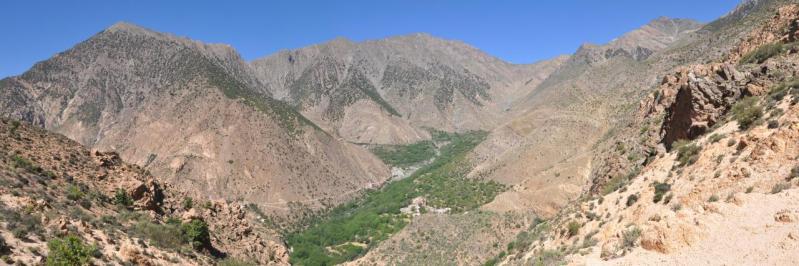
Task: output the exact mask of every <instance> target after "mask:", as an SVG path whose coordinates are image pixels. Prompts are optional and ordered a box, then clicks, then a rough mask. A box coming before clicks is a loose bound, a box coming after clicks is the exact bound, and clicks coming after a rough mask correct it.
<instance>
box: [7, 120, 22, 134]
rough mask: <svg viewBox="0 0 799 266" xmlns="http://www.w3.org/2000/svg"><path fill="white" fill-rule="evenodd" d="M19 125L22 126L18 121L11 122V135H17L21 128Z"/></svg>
mask: <svg viewBox="0 0 799 266" xmlns="http://www.w3.org/2000/svg"><path fill="white" fill-rule="evenodd" d="M19 125H20V123H19V121H17V120H12V121H11V128H9V132H11V135H16V134H17V129H18V128H19Z"/></svg>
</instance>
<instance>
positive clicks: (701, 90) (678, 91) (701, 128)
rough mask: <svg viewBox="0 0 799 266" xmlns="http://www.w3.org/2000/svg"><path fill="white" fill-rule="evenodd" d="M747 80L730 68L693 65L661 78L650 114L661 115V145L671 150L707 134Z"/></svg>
mask: <svg viewBox="0 0 799 266" xmlns="http://www.w3.org/2000/svg"><path fill="white" fill-rule="evenodd" d="M746 81H747V78H746V75H745V74H743V73H741V72H739V71H738V70H736V69H735V67H734V66H733V65H731V64H710V65H696V66H691V67H687V68H682V69H679V70H677V72H676V73H674V74H672V75H668V76H666V77H664V78H663V81H662V82H661V85H660V89H659V94H658V97H657V98H655V99H653V100H654V104H645V106H646V105H649V106H650V108H651V109H650V111H649V113H650V114H654V113H659V112H664V113H665V117H664V120H663V124H662V128H661V130H662V135H663V139H662V142H663V143H664V144H665V145H666V146H667V147H670V146H671V144H672V143H673V142H675V141H677V140H680V139H693V138H695V137H697V136H700V135H702V134H704V133H705V132H707V131H708V129H709V128H710V127H712V126H713V125H714V124H716V122H718V120H719V118H720V117H721V116H722V115H724V114H725V113H726V111H727V110H728V109H729V108H730V107H731V106H732V104H733V103H735V101H736V100H737V99H739V98H740V97H741V89H742V88H744V86H745V84H746Z"/></svg>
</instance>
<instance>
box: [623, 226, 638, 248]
mask: <svg viewBox="0 0 799 266" xmlns="http://www.w3.org/2000/svg"><path fill="white" fill-rule="evenodd" d="M640 236H641V229H639V228H638V227H633V228H630V229H629V230H627V231H625V232H624V233H623V234H622V246H623V247H624V248H632V247H635V244H636V242H638V238H639V237H640Z"/></svg>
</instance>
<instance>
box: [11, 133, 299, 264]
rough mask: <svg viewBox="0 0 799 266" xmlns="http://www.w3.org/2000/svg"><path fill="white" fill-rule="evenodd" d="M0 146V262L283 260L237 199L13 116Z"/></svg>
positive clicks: (271, 236) (272, 236) (269, 234)
mask: <svg viewBox="0 0 799 266" xmlns="http://www.w3.org/2000/svg"><path fill="white" fill-rule="evenodd" d="M0 145H2V149H0V183H2V186H0V212H2V215H1V216H0V240H2V241H0V256H2V259H3V262H2V263H6V264H17V265H39V264H42V263H45V262H46V263H47V264H48V265H61V264H57V263H59V262H60V263H66V264H64V265H78V264H81V265H82V264H87V263H93V264H111V265H126V264H127V263H133V264H137V265H174V264H180V265H214V264H216V263H217V262H219V261H226V262H234V261H241V262H246V263H257V264H264V265H265V264H287V262H288V251H287V250H286V249H285V248H284V247H283V246H282V244H281V242H280V240H279V239H278V238H277V235H276V233H275V232H273V231H269V230H266V229H264V228H262V227H260V226H257V225H256V224H254V223H252V222H251V221H252V219H254V218H255V215H254V214H251V213H250V212H249V211H248V210H247V209H246V208H245V206H242V205H241V204H240V203H228V202H225V201H205V200H202V199H195V200H193V199H192V198H191V197H190V196H189V194H188V193H185V192H183V191H181V190H179V189H177V188H175V187H174V186H172V185H171V184H169V183H167V182H162V181H161V180H159V179H157V178H155V177H153V176H152V175H151V174H150V173H149V172H148V171H146V170H144V169H142V168H141V167H139V166H136V165H131V164H127V163H125V162H123V161H122V160H121V159H120V158H119V156H118V155H117V154H116V153H104V152H99V151H89V150H87V149H85V148H84V147H83V146H81V145H80V144H78V143H76V142H74V141H72V140H69V139H67V138H66V137H64V136H61V135H57V134H53V133H50V132H47V131H44V130H42V129H39V128H36V127H33V126H30V125H28V124H26V123H20V122H18V121H15V120H6V119H2V120H0ZM51 263H55V264H51Z"/></svg>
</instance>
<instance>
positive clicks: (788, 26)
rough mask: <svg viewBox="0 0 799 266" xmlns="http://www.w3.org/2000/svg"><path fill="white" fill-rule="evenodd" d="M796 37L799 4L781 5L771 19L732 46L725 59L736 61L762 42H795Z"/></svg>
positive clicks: (798, 35)
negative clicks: (735, 45)
mask: <svg viewBox="0 0 799 266" xmlns="http://www.w3.org/2000/svg"><path fill="white" fill-rule="evenodd" d="M797 38H799V5H787V6H783V7H781V8H779V9H778V11H777V14H775V15H774V17H773V18H772V19H770V20H768V21H767V22H766V23H765V24H764V25H763V26H762V27H760V28H759V29H757V30H755V31H754V32H752V33H751V34H750V35H749V37H748V38H746V39H745V40H743V41H741V42H740V43H739V44H738V46H737V47H735V48H733V50H732V51H730V54H729V55H728V57H727V60H726V61H727V62H738V60H740V59H741V58H742V57H744V56H745V55H746V54H747V53H749V52H752V51H754V50H756V49H757V48H758V47H760V46H762V45H764V44H769V43H774V42H782V43H789V42H795V41H796V40H797Z"/></svg>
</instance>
